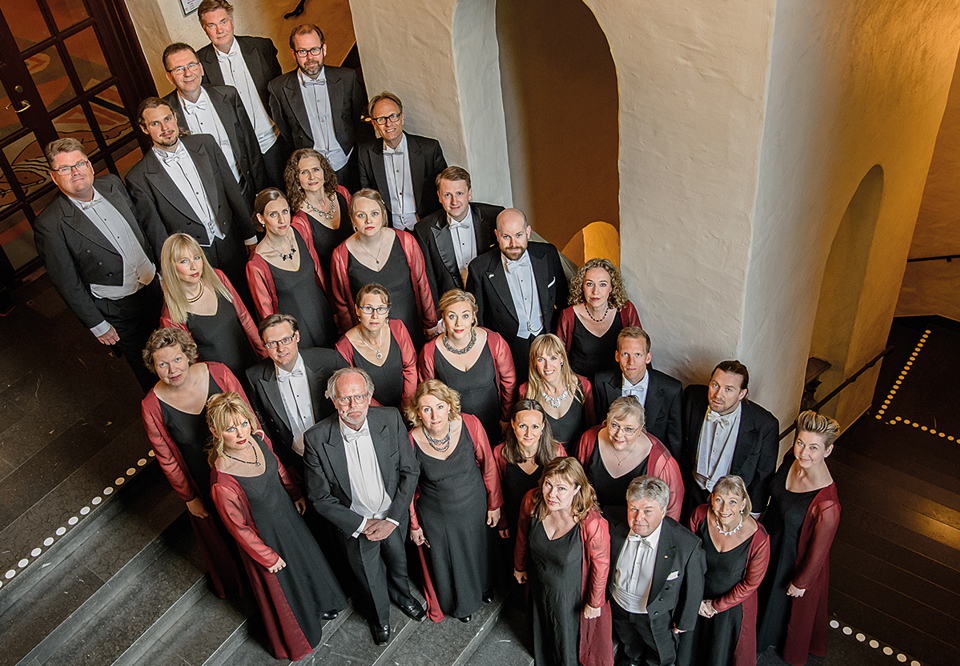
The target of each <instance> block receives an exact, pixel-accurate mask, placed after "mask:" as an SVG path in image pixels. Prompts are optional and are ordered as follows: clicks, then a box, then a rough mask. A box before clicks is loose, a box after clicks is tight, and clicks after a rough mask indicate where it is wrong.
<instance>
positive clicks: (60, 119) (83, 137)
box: [53, 104, 98, 155]
mask: <svg viewBox="0 0 960 666" xmlns="http://www.w3.org/2000/svg"><path fill="white" fill-rule="evenodd" d="M53 126H54V128H55V129H56V130H57V136H59V137H60V138H61V139H63V138H66V137H70V138H73V139H76V140H77V141H79V142H80V143H82V144H83V148H84V150H85V151H86V153H87V155H93V154H94V153H96V152H97V149H98V146H97V139H96V137H94V135H93V130H92V129H90V123H88V122H87V116H86V115H85V114H84V113H83V106H82V105H80V104H77V105H76V106H74V107H72V108H70V109H68V110H67V111H64V112H63V113H61V114H60V115H59V116H57V117H56V118H54V119H53Z"/></svg>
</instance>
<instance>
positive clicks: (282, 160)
mask: <svg viewBox="0 0 960 666" xmlns="http://www.w3.org/2000/svg"><path fill="white" fill-rule="evenodd" d="M292 152H293V151H292V150H290V145H289V144H288V143H287V142H286V141H285V140H284V139H283V137H282V136H278V137H277V142H276V143H275V144H273V146H271V147H270V150H268V151H267V152H265V153H264V154H263V164H264V166H265V167H266V169H267V180H268V181H269V182H268V183H267V184H265V185H264V187H266V186H267V185H272V186H273V187H276V188H278V189H279V190H280V191H281V192H286V191H287V186H286V183H285V182H284V180H283V172H284V169H286V168H287V160H288V159H290V154H291V153H292ZM257 194H258V193H257Z"/></svg>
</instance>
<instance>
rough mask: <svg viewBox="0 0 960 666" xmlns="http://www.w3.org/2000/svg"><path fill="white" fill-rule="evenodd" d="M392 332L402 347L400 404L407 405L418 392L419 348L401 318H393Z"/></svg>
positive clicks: (391, 321)
mask: <svg viewBox="0 0 960 666" xmlns="http://www.w3.org/2000/svg"><path fill="white" fill-rule="evenodd" d="M389 321H390V333H391V334H393V336H394V337H395V338H396V339H397V346H399V347H400V359H401V360H402V361H403V392H402V393H401V394H400V404H401V405H402V406H406V404H407V402H409V401H410V399H411V398H412V397H413V394H414V393H416V392H417V385H418V384H419V383H420V381H419V376H418V375H417V350H416V349H414V348H413V340H411V339H410V334H409V333H408V332H407V327H406V326H405V325H404V324H403V322H402V321H400V320H399V319H391V320H389Z"/></svg>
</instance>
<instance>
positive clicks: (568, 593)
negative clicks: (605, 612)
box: [527, 518, 583, 666]
mask: <svg viewBox="0 0 960 666" xmlns="http://www.w3.org/2000/svg"><path fill="white" fill-rule="evenodd" d="M527 539H528V553H527V576H528V578H529V583H530V600H531V606H532V610H533V613H532V615H533V617H532V620H533V658H534V663H535V664H537V666H577V664H578V663H579V654H578V642H579V637H580V611H581V607H582V604H581V603H580V599H581V594H580V585H581V577H582V569H581V567H582V563H583V544H582V542H581V539H580V528H579V526H577V525H574V526H573V529H571V530H570V531H569V532H567V533H566V534H564V535H563V536H562V537H559V538H557V539H554V540H553V541H551V540H550V539H548V538H547V533H546V532H545V531H544V529H543V524H542V523H541V522H540V521H539V520H537V519H536V518H533V519H532V520H531V521H530V533H529V534H528V536H527Z"/></svg>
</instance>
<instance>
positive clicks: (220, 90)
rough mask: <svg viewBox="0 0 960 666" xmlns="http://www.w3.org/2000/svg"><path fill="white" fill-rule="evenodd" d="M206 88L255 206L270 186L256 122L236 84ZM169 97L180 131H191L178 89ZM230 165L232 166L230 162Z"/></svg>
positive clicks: (245, 191) (246, 192)
mask: <svg viewBox="0 0 960 666" xmlns="http://www.w3.org/2000/svg"><path fill="white" fill-rule="evenodd" d="M204 89H205V90H206V91H207V94H208V95H210V102H211V103H212V104H213V108H214V111H216V112H217V116H219V117H220V122H221V123H222V124H223V129H224V131H226V133H227V138H228V139H229V140H230V147H231V148H232V149H233V156H234V157H236V158H237V166H238V167H239V169H240V176H241V179H242V181H241V185H240V191H241V192H243V198H244V199H245V200H246V201H247V203H248V204H249V205H251V206H252V205H253V199H254V197H256V196H257V193H258V192H259V191H260V190H262V189H263V188H264V187H266V186H267V168H266V166H264V163H263V154H262V153H261V152H260V144H259V143H258V142H257V135H256V134H255V133H254V131H253V123H252V122H250V117H249V116H248V115H247V111H246V109H244V108H243V100H241V99H240V93H238V92H237V89H236V88H234V87H233V86H204ZM166 99H167V102H168V103H169V104H170V108H171V109H173V112H174V113H175V114H176V116H177V124H178V125H179V126H180V135H181V136H185V135H188V134H190V128H189V127H188V126H187V119H186V117H185V116H184V114H183V105H182V104H181V103H180V96H179V95H178V94H177V91H176V90H174V91H173V92H172V93H170V94H169V95H167V97H166ZM221 152H222V151H221ZM227 166H228V167H229V165H227Z"/></svg>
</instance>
